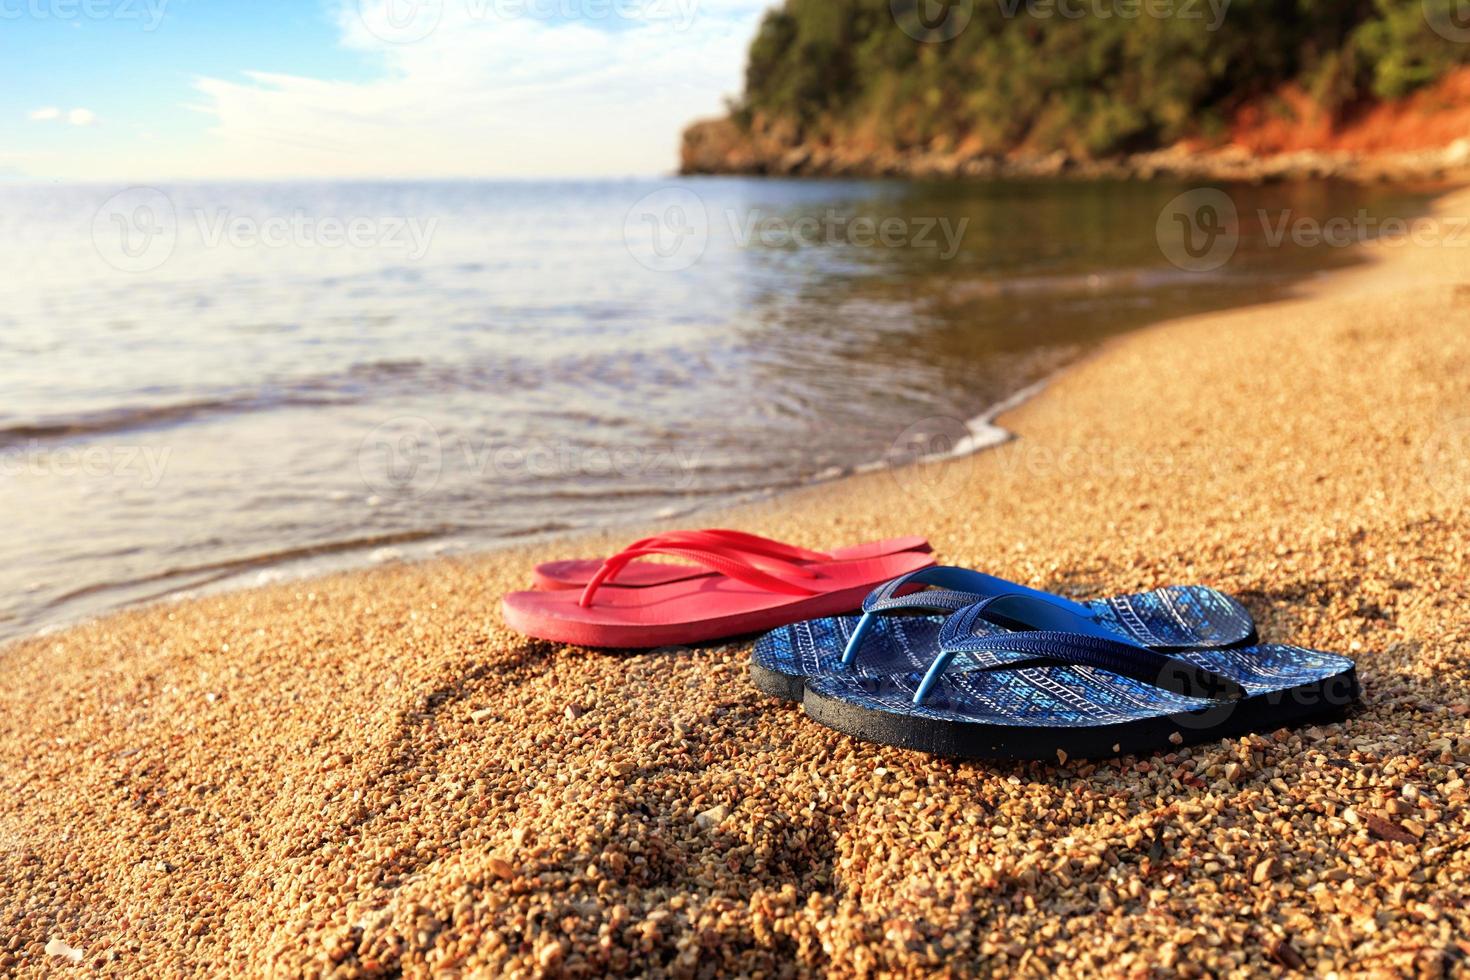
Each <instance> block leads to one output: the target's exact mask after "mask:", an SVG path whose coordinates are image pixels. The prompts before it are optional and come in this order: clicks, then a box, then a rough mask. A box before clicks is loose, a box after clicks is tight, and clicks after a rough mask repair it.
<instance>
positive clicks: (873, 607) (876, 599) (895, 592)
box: [840, 565, 1111, 667]
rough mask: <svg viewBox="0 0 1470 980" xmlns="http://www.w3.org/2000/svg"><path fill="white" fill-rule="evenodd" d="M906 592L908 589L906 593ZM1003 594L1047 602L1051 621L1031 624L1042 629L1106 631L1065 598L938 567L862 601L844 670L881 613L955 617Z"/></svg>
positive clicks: (1083, 608) (889, 584)
mask: <svg viewBox="0 0 1470 980" xmlns="http://www.w3.org/2000/svg"><path fill="white" fill-rule="evenodd" d="M926 585H933V586H939V588H930V589H923V588H920V587H922V586H926ZM905 590H910V591H907V592H905ZM901 593H902V594H901ZM1002 596H1004V597H1008V598H1014V599H1017V600H1030V601H1031V602H1033V603H1037V604H1040V603H1045V604H1046V606H1048V607H1049V608H1050V609H1051V610H1053V612H1052V613H1051V614H1050V615H1049V616H1048V617H1047V618H1048V620H1050V621H1048V622H1036V623H1031V624H1029V625H1034V626H1036V627H1038V628H1040V627H1044V626H1054V625H1057V619H1058V617H1064V618H1065V620H1066V626H1067V628H1068V629H1072V630H1076V631H1078V632H1083V633H1092V632H1094V631H1095V630H1096V631H1101V630H1102V627H1100V626H1097V625H1096V624H1095V622H1093V621H1092V613H1091V610H1089V609H1087V607H1086V606H1083V605H1081V604H1079V603H1075V602H1072V601H1071V600H1070V599H1064V598H1062V597H1061V596H1055V595H1052V594H1051V593H1049V592H1040V591H1038V590H1036V589H1028V588H1027V587H1026V586H1024V585H1017V584H1016V583H1015V582H1009V581H1007V580H1005V579H1003V578H997V577H996V576H994V575H986V574H985V573H983V572H976V571H971V570H970V569H968V568H958V567H956V566H954V565H935V566H932V567H930V568H921V569H919V570H918V571H914V572H909V573H908V574H907V575H900V576H899V577H898V578H895V579H892V580H890V581H888V582H885V583H883V584H882V585H880V586H878V587H877V588H876V589H874V590H873V591H872V592H870V593H868V597H867V598H866V599H864V600H863V615H862V618H861V619H859V620H858V624H857V626H856V627H855V628H854V629H853V631H852V635H851V636H850V637H848V640H847V646H846V647H845V648H844V649H843V651H842V659H841V661H840V663H841V665H842V666H844V667H850V666H852V665H853V663H855V662H856V661H857V655H858V650H859V648H861V646H862V643H863V640H864V639H865V638H866V636H867V634H868V632H869V631H870V630H871V629H872V628H873V621H874V619H875V618H876V616H877V614H878V613H883V612H890V611H893V610H930V611H933V612H944V613H953V612H957V611H959V610H961V609H964V608H965V607H967V606H971V605H974V604H975V601H976V600H977V599H983V598H991V599H995V598H1000V597H1002ZM982 608H983V607H982ZM977 615H978V613H977ZM1108 635H1111V634H1108Z"/></svg>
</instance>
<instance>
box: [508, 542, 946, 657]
mask: <svg viewBox="0 0 1470 980" xmlns="http://www.w3.org/2000/svg"><path fill="white" fill-rule="evenodd" d="M649 555H668V556H670V557H674V558H680V559H683V560H684V561H690V562H695V563H697V564H699V565H701V566H703V567H704V568H706V569H708V570H709V571H708V573H706V574H703V575H700V576H697V577H693V578H685V579H681V580H679V581H675V582H668V583H665V584H663V585H650V586H644V587H642V588H636V589H618V588H604V585H605V584H609V583H611V582H612V580H614V579H616V578H619V577H621V573H622V571H623V570H624V569H625V568H628V567H630V566H631V565H632V564H633V563H634V562H635V560H636V559H639V558H644V557H647V556H649ZM933 564H934V559H933V557H932V556H930V555H928V554H925V553H923V552H918V551H900V552H896V553H894V554H889V555H880V556H877V557H870V558H858V559H853V560H847V561H812V562H806V563H804V564H801V565H797V566H793V567H794V569H795V570H794V571H792V570H789V569H778V568H768V569H762V568H758V567H756V566H755V564H753V563H752V562H751V561H749V560H748V558H741V557H735V556H732V555H730V554H729V553H726V552H721V551H711V550H704V549H695V548H688V547H680V546H678V545H672V544H658V545H653V546H650V547H645V548H630V549H628V550H627V551H624V552H621V553H620V554H617V555H614V556H613V557H611V558H609V559H608V560H607V561H605V562H603V563H602V565H601V567H600V568H599V570H598V572H597V573H596V574H595V575H594V576H593V577H592V579H591V580H590V581H589V582H588V583H587V586H586V588H584V589H583V590H582V591H581V592H580V593H578V592H574V591H571V590H567V589H560V590H556V591H550V592H544V591H535V592H512V593H511V594H510V595H507V596H506V597H505V598H504V599H503V600H501V611H502V613H503V614H504V616H505V621H506V623H508V624H509V625H510V626H511V628H512V629H515V630H518V631H520V632H521V633H525V634H526V635H527V636H534V637H537V638H539V639H543V640H552V641H555V642H557V643H574V644H577V645H579V646H588V647H620V648H625V649H646V648H649V647H661V646H671V645H674V644H682V643H698V642H700V641H702V640H713V639H718V638H720V637H726V636H739V635H741V634H744V633H755V632H759V631H761V630H769V629H775V628H776V627H777V626H785V625H787V624H789V623H795V622H798V621H800V620H803V619H815V618H819V617H822V616H836V615H839V614H841V613H845V612H851V611H853V610H856V609H857V608H859V607H860V606H861V605H862V602H863V599H864V597H865V596H867V594H868V593H869V592H871V591H872V590H873V589H874V588H876V587H877V586H879V585H881V584H882V583H884V582H887V581H888V580H889V579H892V578H896V577H898V576H899V575H906V574H908V573H909V572H913V571H918V570H919V569H921V568H928V567H929V566H930V565H933Z"/></svg>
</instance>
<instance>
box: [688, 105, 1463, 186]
mask: <svg viewBox="0 0 1470 980" xmlns="http://www.w3.org/2000/svg"><path fill="white" fill-rule="evenodd" d="M679 172H680V173H681V174H686V175H693V174H745V175H765V176H780V177H908V178H918V179H994V178H1017V179H1020V178H1076V179H1081V180H1089V179H1091V180H1096V179H1140V180H1149V179H1160V178H1174V179H1178V180H1197V181H1247V182H1260V181H1272V180H1304V179H1320V178H1331V179H1338V180H1348V181H1357V182H1363V183H1371V182H1380V181H1393V182H1438V181H1450V182H1462V181H1465V180H1470V137H1463V138H1460V139H1458V140H1456V141H1454V142H1452V143H1450V144H1449V145H1447V146H1444V147H1441V148H1433V149H1415V150H1405V151H1402V152H1360V151H1347V150H1296V151H1292V152H1282V153H1258V152H1253V151H1251V150H1248V149H1246V148H1245V147H1242V146H1238V145H1231V146H1225V147H1219V148H1208V149H1201V148H1197V147H1193V146H1189V145H1185V144H1180V145H1178V146H1174V147H1170V148H1166V149H1161V150H1154V151H1150V152H1147V153H1135V154H1131V155H1127V156H1118V157H1113V158H1109V159H1079V158H1076V157H1072V156H1069V155H1068V154H1066V153H1063V152H1060V151H1058V152H1054V153H1048V154H1040V155H1030V154H1026V153H1023V152H1015V153H1003V154H1002V153H995V152H990V151H985V150H982V149H979V148H975V147H967V146H965V145H963V144H960V145H957V146H953V147H949V146H940V147H894V146H883V145H877V144H873V143H871V142H859V141H854V142H847V143H844V142H831V141H810V140H805V139H803V138H801V137H800V135H799V134H798V133H797V132H796V131H795V130H794V128H793V127H790V126H786V125H782V124H780V123H766V122H763V121H761V120H759V119H757V120H756V121H755V122H754V123H752V125H751V126H750V127H749V128H742V127H741V126H739V125H738V124H737V123H736V122H735V121H734V120H732V119H729V118H720V119H708V120H704V121H701V122H697V123H694V124H693V125H691V126H689V127H688V128H687V129H686V130H685V131H684V137H683V143H682V146H681V150H680V160H679Z"/></svg>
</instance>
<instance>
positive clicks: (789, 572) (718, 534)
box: [612, 529, 832, 578]
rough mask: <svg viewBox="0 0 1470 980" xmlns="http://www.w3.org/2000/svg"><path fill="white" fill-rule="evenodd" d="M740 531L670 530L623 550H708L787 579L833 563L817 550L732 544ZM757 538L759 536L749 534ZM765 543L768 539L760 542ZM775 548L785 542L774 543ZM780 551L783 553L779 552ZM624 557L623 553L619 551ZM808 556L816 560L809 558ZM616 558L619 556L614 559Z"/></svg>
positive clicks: (641, 540) (801, 575) (803, 576)
mask: <svg viewBox="0 0 1470 980" xmlns="http://www.w3.org/2000/svg"><path fill="white" fill-rule="evenodd" d="M739 533H740V532H738V531H729V532H722V531H718V529H716V530H712V531H670V532H668V533H667V534H655V535H653V536H652V537H647V538H640V539H639V540H637V541H634V542H633V543H632V544H630V545H628V547H626V548H624V549H623V551H642V550H646V549H648V548H658V547H662V546H666V545H667V546H670V547H675V548H692V549H694V550H696V551H708V552H713V553H715V554H720V555H724V556H725V557H726V558H729V559H730V560H731V561H738V562H742V563H743V564H746V565H750V566H752V567H755V568H764V569H766V570H767V571H769V572H770V573H771V574H773V575H779V576H781V577H783V578H788V577H789V578H816V577H817V575H816V573H815V572H813V571H811V570H810V569H807V568H804V567H802V564H798V562H800V563H803V564H804V563H809V562H813V561H831V560H832V559H831V557H830V556H828V555H823V554H821V553H820V552H816V551H806V550H805V549H801V548H793V547H789V546H785V545H781V547H780V548H774V547H771V548H767V547H762V546H757V547H759V549H760V550H752V548H748V547H743V546H741V545H738V544H732V543H731V541H732V539H730V538H727V537H724V535H725V534H739ZM749 537H751V538H755V537H756V536H755V535H753V534H752V535H749ZM757 540H764V539H757ZM773 544H775V545H780V544H781V543H780V542H779V541H778V542H773ZM778 551H779V552H780V553H779V554H778V553H777V552H778ZM619 554H622V552H619ZM808 555H811V556H814V557H806V556H808ZM612 557H616V555H614V556H612Z"/></svg>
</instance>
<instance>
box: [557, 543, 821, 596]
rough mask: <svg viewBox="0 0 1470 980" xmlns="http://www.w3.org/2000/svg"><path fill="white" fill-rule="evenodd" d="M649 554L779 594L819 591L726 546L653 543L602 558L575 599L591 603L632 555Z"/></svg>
mask: <svg viewBox="0 0 1470 980" xmlns="http://www.w3.org/2000/svg"><path fill="white" fill-rule="evenodd" d="M649 555H670V556H672V557H674V558H683V559H685V560H686V561H692V562H694V563H695V564H697V565H703V566H704V567H705V568H708V569H710V570H712V571H716V572H721V573H723V574H725V575H728V576H729V577H730V578H733V579H735V580H736V581H737V582H744V583H745V584H746V585H753V586H755V587H756V588H758V589H765V590H766V591H768V592H779V593H781V594H782V595H800V596H807V595H817V594H819V593H820V591H821V590H820V589H812V588H808V587H807V586H805V585H801V584H799V583H797V582H793V581H791V580H790V578H786V577H781V576H779V575H776V574H771V573H768V572H763V571H761V570H760V569H758V568H756V567H754V566H753V565H751V564H750V563H749V562H748V561H746V560H744V559H742V557H740V556H739V555H738V553H732V552H731V551H729V550H715V549H709V548H702V549H697V548H681V547H679V546H678V545H672V544H671V545H663V544H654V545H650V546H648V547H645V548H628V549H626V550H624V551H620V552H618V553H617V554H616V555H613V556H611V557H610V558H608V559H607V560H606V561H604V562H603V563H602V567H601V568H599V569H598V570H597V574H596V575H593V576H592V579H591V581H589V582H588V583H587V587H586V588H584V589H583V590H582V597H581V598H580V599H578V600H577V605H579V606H583V607H586V606H590V605H592V596H593V595H595V594H596V592H597V590H598V589H599V588H600V587H601V586H602V584H603V583H604V582H606V581H608V580H609V579H611V578H613V577H614V576H615V575H617V574H618V572H619V571H621V570H622V569H623V568H625V567H627V565H628V563H629V562H631V561H633V559H635V558H644V557H647V556H649ZM801 571H803V572H805V577H808V578H812V577H815V576H814V575H813V573H811V572H808V571H805V570H804V569H803V570H801Z"/></svg>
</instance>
